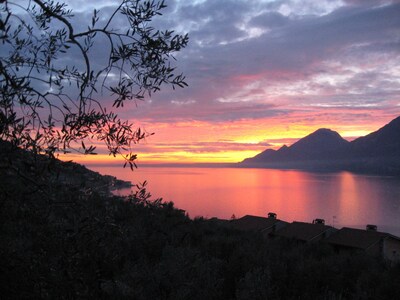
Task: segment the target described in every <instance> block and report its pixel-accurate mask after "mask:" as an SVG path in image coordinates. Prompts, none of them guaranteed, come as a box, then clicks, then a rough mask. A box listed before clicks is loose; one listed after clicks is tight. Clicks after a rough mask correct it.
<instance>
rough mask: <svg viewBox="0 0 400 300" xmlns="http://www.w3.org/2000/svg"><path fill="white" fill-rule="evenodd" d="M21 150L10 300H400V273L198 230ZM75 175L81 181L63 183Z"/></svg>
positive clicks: (4, 228) (7, 160)
mask: <svg viewBox="0 0 400 300" xmlns="http://www.w3.org/2000/svg"><path fill="white" fill-rule="evenodd" d="M9 150H10V148H9V149H6V150H4V149H3V152H2V155H1V156H0V171H1V172H0V205H1V210H0V222H1V223H0V224H1V225H0V227H1V230H0V240H1V243H0V282H1V284H0V294H1V298H2V299H174V300H176V299H178V300H179V299H289V300H290V299H399V298H400V286H399V285H398V284H397V282H400V265H399V264H397V265H392V266H390V265H389V264H387V263H386V262H384V261H381V260H379V259H376V258H373V257H370V256H367V255H365V254H363V253H347V254H346V253H344V254H338V253H336V252H335V251H333V249H332V248H330V247H328V246H327V245H323V244H310V245H308V244H298V243H296V242H295V241H292V240H267V239H264V238H263V237H262V236H261V235H259V234H257V233H253V232H241V231H237V230H234V229H232V228H230V226H229V221H221V220H213V219H211V220H206V219H202V218H197V219H195V220H191V219H189V218H188V216H187V215H185V213H184V212H183V211H181V210H179V209H176V208H174V206H173V204H172V203H165V202H163V201H161V200H153V201H150V200H149V198H148V194H147V192H146V191H144V190H142V192H139V193H138V194H137V195H136V196H134V195H131V196H129V197H126V198H120V197H115V196H109V194H108V193H104V189H103V187H102V188H100V189H97V187H96V186H94V185H92V183H88V181H90V178H91V176H93V173H91V171H88V170H87V169H85V168H83V167H82V168H80V167H76V168H75V169H74V170H71V168H70V165H69V164H64V163H61V162H58V161H53V162H49V161H46V160H45V159H44V158H43V157H42V158H41V159H42V160H40V163H38V166H39V167H38V168H36V165H35V164H32V161H31V159H33V157H31V156H30V155H29V154H28V153H25V152H23V151H20V150H15V149H14V150H13V151H9ZM43 166H47V167H46V168H45V169H46V170H45V171H44V170H43ZM54 166H56V167H54ZM53 170H57V171H56V173H55V171H53ZM75 171H77V173H78V174H79V173H83V174H80V175H79V176H81V180H82V181H81V182H77V181H69V179H68V178H69V177H68V176H61V175H62V174H64V173H65V174H75ZM57 174H60V176H57ZM66 181H68V183H66ZM105 181H107V179H105Z"/></svg>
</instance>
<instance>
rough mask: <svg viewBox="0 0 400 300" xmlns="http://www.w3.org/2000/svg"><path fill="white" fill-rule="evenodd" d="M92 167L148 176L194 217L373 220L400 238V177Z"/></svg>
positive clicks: (355, 223) (152, 186)
mask: <svg viewBox="0 0 400 300" xmlns="http://www.w3.org/2000/svg"><path fill="white" fill-rule="evenodd" d="M90 168H91V169H93V170H95V171H98V172H100V173H102V174H109V175H113V176H116V177H118V178H120V179H124V180H129V181H131V182H132V183H138V182H143V181H144V180H147V181H148V191H149V192H150V193H151V194H152V196H153V198H159V197H162V198H163V199H164V200H166V201H173V202H174V203H175V206H176V207H178V208H181V209H184V210H186V212H188V213H189V215H190V217H192V218H193V217H195V216H204V217H207V218H211V217H218V218H224V219H229V218H230V217H231V216H232V215H233V214H235V216H236V217H237V218H239V217H242V216H243V215H246V214H251V215H257V216H266V215H267V213H268V212H275V213H277V215H278V218H279V219H282V220H285V221H289V222H291V221H304V222H311V221H312V220H313V219H315V218H323V219H325V222H326V223H327V224H329V225H334V226H335V227H342V226H351V227H355V228H365V225H366V224H375V225H378V230H379V231H386V232H390V233H392V234H395V235H398V236H400V178H392V177H378V176H365V175H355V174H352V173H348V172H340V173H328V174H327V173H309V172H302V171H293V170H271V169H234V168H182V167H176V168H173V167H161V168H160V167H140V168H139V169H137V170H135V171H134V172H131V171H130V170H128V169H122V168H121V167H90ZM121 193H125V194H126V193H129V190H122V191H121Z"/></svg>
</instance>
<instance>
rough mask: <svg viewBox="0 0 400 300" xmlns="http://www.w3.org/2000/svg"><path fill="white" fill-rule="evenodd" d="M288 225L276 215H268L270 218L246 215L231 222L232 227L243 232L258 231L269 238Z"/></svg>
mask: <svg viewBox="0 0 400 300" xmlns="http://www.w3.org/2000/svg"><path fill="white" fill-rule="evenodd" d="M287 224H288V223H287V222H285V221H282V220H279V219H277V217H276V214H275V213H268V217H267V218H265V217H258V216H251V215H246V216H244V217H242V218H240V219H234V220H231V221H230V226H231V227H232V228H235V229H237V230H242V231H258V232H261V233H262V235H263V236H265V237H268V236H269V234H270V233H273V232H275V231H276V230H280V229H282V228H283V227H285V226H286V225H287Z"/></svg>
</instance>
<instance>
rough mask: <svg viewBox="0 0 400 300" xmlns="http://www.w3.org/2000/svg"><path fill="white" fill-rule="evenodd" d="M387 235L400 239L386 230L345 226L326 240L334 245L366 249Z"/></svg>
mask: <svg viewBox="0 0 400 300" xmlns="http://www.w3.org/2000/svg"><path fill="white" fill-rule="evenodd" d="M387 237H392V238H394V239H397V240H399V241H400V238H398V237H396V236H394V235H391V234H389V233H385V232H379V231H372V230H363V229H354V228H348V227H343V228H342V229H340V230H339V231H338V232H336V233H335V234H333V235H331V236H330V237H329V238H328V239H326V242H327V243H330V244H333V245H340V246H344V247H350V248H357V249H364V250H366V249H368V248H369V247H371V246H373V245H375V244H376V243H378V242H379V241H380V240H381V239H383V238H387Z"/></svg>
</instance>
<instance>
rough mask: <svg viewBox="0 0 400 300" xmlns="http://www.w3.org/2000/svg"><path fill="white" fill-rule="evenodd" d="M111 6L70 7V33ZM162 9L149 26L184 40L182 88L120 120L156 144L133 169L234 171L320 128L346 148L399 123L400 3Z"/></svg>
mask: <svg viewBox="0 0 400 300" xmlns="http://www.w3.org/2000/svg"><path fill="white" fill-rule="evenodd" d="M116 2H117V1H111V0H108V1H106V0H90V1H78V0H69V1H67V3H68V4H69V5H70V7H71V8H72V9H73V10H74V12H75V15H76V16H78V18H77V22H80V21H82V22H83V21H86V22H87V20H90V14H91V13H92V11H93V9H94V8H97V9H100V11H104V12H107V11H110V7H109V6H110V5H113V4H114V3H116ZM166 4H167V5H168V7H167V8H166V9H165V10H164V15H163V16H161V17H159V18H157V19H156V20H155V23H154V24H153V25H154V26H155V27H157V28H160V29H166V28H172V29H175V30H176V32H178V33H188V34H189V37H190V41H189V46H188V47H187V48H185V49H183V50H182V51H181V52H180V53H178V54H177V55H176V58H177V61H176V63H175V64H176V66H177V68H178V72H183V73H184V74H185V75H186V77H187V83H188V84H189V87H187V88H185V89H178V90H175V91H173V90H172V88H170V87H168V86H166V87H164V89H163V90H162V91H161V92H159V93H156V94H154V95H153V96H152V97H151V99H146V100H145V101H143V102H138V103H137V105H135V104H132V105H130V106H125V107H124V109H123V110H121V111H119V115H120V116H121V117H123V118H127V119H131V120H134V121H135V122H136V123H137V125H138V126H141V127H143V128H144V129H145V130H147V131H148V132H154V133H155V135H153V136H151V137H149V138H148V139H147V140H146V141H145V142H143V143H142V144H140V145H138V147H137V148H136V151H137V153H138V154H139V164H140V163H148V162H179V163H181V162H237V161H241V160H243V159H244V158H246V157H250V156H254V155H255V154H257V153H259V152H261V151H263V150H265V149H266V148H274V149H276V148H279V147H281V146H282V145H283V144H286V145H290V144H292V143H293V142H295V141H296V140H298V139H299V138H301V137H303V136H305V135H307V134H309V133H311V132H312V131H314V130H316V129H318V128H321V127H325V128H330V129H332V130H335V131H338V132H339V133H340V134H341V135H342V136H343V137H345V138H348V139H349V140H351V139H354V138H355V137H358V136H361V135H366V134H368V133H370V132H371V131H374V130H377V129H378V128H380V127H382V126H383V125H385V124H387V123H388V122H389V121H391V120H392V119H394V118H395V117H397V116H399V115H400V1H374V0H318V1H315V0H251V1H248V0H235V1H234V0H204V1H201V0H198V1H190V0H189V1H187V0H167V1H166ZM105 14H106V13H105ZM100 16H101V15H100ZM75 25H77V26H79V25H80V24H75ZM101 51H102V49H96V52H97V53H96V55H93V59H95V58H96V56H97V55H98V54H99V53H101ZM98 52H99V53H98ZM101 97H103V101H107V97H108V95H102V96H101ZM117 112H118V111H117ZM74 159H75V160H77V161H81V162H89V161H92V162H98V161H99V160H102V161H106V160H107V159H108V156H105V157H103V156H102V155H99V156H95V157H90V158H89V157H80V158H79V157H75V158H74ZM103 159H105V160H103Z"/></svg>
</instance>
